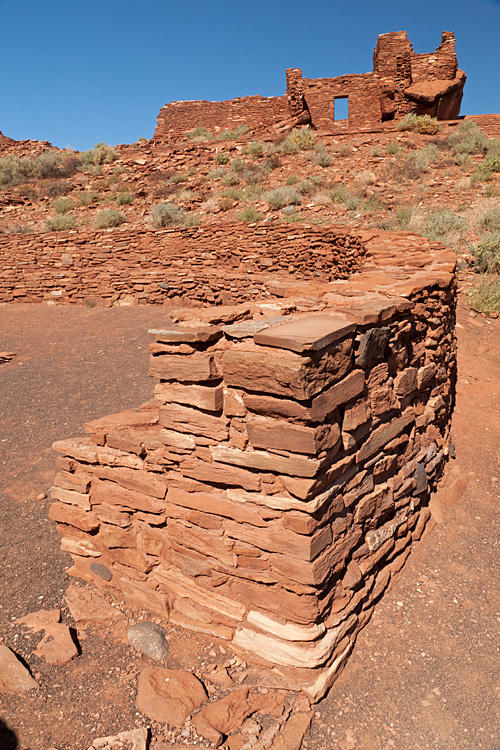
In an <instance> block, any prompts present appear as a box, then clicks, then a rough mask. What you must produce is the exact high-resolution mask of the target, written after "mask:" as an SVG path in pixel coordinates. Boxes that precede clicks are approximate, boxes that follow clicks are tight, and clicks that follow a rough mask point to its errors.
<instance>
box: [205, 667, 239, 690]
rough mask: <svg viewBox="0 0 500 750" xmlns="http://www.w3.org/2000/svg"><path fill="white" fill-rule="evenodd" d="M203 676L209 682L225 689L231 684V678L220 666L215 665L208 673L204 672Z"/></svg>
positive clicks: (224, 668)
mask: <svg viewBox="0 0 500 750" xmlns="http://www.w3.org/2000/svg"><path fill="white" fill-rule="evenodd" d="M205 676H206V678H207V679H208V680H210V682H213V683H214V684H215V685H221V686H222V687H226V686H228V685H232V684H233V678H232V677H231V675H230V674H229V672H228V671H227V669H226V667H222V666H221V665H220V664H215V665H214V666H213V667H212V668H211V669H210V668H209V671H208V672H205Z"/></svg>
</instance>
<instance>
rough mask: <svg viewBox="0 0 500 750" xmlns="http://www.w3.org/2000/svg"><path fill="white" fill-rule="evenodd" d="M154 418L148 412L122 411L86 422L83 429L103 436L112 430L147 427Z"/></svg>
mask: <svg viewBox="0 0 500 750" xmlns="http://www.w3.org/2000/svg"><path fill="white" fill-rule="evenodd" d="M153 421H154V417H153V416H152V415H151V414H149V413H148V412H140V411H139V412H137V411H132V410H128V411H122V412H118V413H117V414H108V415H107V416H106V417H101V418H100V419H94V420H92V421H91V422H86V423H85V424H84V425H83V429H84V430H85V431H86V432H90V433H92V434H97V435H99V434H102V433H106V432H110V431H111V430H126V429H129V428H130V427H138V428H141V427H146V426H147V425H150V424H152V422H153Z"/></svg>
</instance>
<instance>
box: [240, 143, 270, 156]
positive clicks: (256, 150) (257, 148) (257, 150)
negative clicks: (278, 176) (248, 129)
mask: <svg viewBox="0 0 500 750" xmlns="http://www.w3.org/2000/svg"><path fill="white" fill-rule="evenodd" d="M266 145H267V144H266ZM245 153H246V154H248V155H249V156H251V157H252V158H254V159H258V158H259V156H262V154H263V153H264V144H262V143H261V142H260V141H250V143H249V144H248V146H247V147H246V149H245Z"/></svg>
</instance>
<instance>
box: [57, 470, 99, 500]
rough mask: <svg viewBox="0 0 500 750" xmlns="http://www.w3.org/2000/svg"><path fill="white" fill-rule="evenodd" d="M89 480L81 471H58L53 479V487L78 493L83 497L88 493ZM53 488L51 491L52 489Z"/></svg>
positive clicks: (87, 475)
mask: <svg viewBox="0 0 500 750" xmlns="http://www.w3.org/2000/svg"><path fill="white" fill-rule="evenodd" d="M90 479H91V477H90V475H89V474H87V473H85V472H82V471H78V472H76V473H71V472H69V471H60V472H58V474H56V476H55V478H54V487H60V488H61V489H62V490H72V491H73V492H80V493H81V494H82V495H85V494H87V493H88V491H89V487H90ZM54 487H53V488H52V489H54ZM57 499H60V498H57Z"/></svg>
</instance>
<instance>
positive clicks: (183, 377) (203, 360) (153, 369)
mask: <svg viewBox="0 0 500 750" xmlns="http://www.w3.org/2000/svg"><path fill="white" fill-rule="evenodd" d="M149 374H150V376H151V377H153V378H159V379H160V380H174V381H179V382H180V383H199V382H203V381H208V380H216V379H217V378H219V377H220V375H219V372H218V370H217V366H216V364H215V359H214V357H213V355H212V354H189V355H181V354H164V355H157V356H155V355H151V357H150V360H149Z"/></svg>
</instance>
